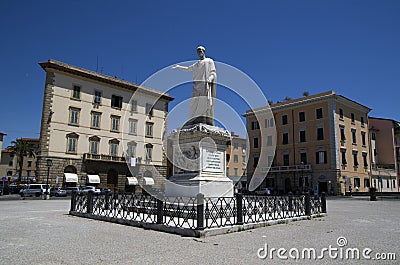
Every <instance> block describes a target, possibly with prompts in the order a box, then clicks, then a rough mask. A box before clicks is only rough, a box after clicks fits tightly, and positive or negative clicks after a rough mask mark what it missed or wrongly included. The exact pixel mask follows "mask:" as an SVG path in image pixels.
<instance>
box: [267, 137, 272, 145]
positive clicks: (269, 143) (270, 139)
mask: <svg viewBox="0 0 400 265" xmlns="http://www.w3.org/2000/svg"><path fill="white" fill-rule="evenodd" d="M267 146H272V135H267Z"/></svg>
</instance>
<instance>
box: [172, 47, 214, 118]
mask: <svg viewBox="0 0 400 265" xmlns="http://www.w3.org/2000/svg"><path fill="white" fill-rule="evenodd" d="M205 53H206V49H205V48H204V47H203V46H199V47H197V55H198V56H199V60H198V61H197V62H196V63H194V64H193V65H191V66H181V65H175V66H174V67H173V68H174V69H181V70H184V71H192V72H193V90H192V97H191V99H190V113H189V121H188V122H187V123H186V124H185V126H188V125H193V124H199V123H204V124H208V125H212V126H214V101H215V97H216V80H217V72H216V70H215V65H214V61H213V60H212V59H210V58H206V57H205Z"/></svg>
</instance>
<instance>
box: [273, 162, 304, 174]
mask: <svg viewBox="0 0 400 265" xmlns="http://www.w3.org/2000/svg"><path fill="white" fill-rule="evenodd" d="M309 171H312V168H311V164H306V165H293V166H276V167H271V168H270V170H269V172H271V173H283V172H309Z"/></svg>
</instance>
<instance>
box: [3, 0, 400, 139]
mask: <svg viewBox="0 0 400 265" xmlns="http://www.w3.org/2000/svg"><path fill="white" fill-rule="evenodd" d="M399 14H400V1H396V0H392V1H390V0H376V1H370V0H360V1H354V0H335V1H324V0H318V1H306V0H305V1H285V0H280V1H235V0H231V1H205V0H204V1H102V0H97V1H54V0H53V1H47V0H43V1H18V0H2V1H1V2H0V36H1V41H0V54H1V57H0V58H1V59H2V63H1V64H0V75H1V81H2V82H1V111H0V122H1V125H0V131H1V132H4V133H6V134H7V136H6V137H5V146H7V145H8V144H9V142H10V141H12V140H14V139H15V138H17V137H39V131H40V119H41V109H42V100H43V89H44V81H45V73H44V71H43V70H42V69H41V68H40V66H39V65H38V62H42V61H47V60H48V59H49V58H52V59H56V60H59V61H62V62H65V63H69V64H72V65H76V66H79V67H83V68H86V69H89V70H94V71H95V70H96V68H97V70H98V71H99V72H102V73H104V74H107V75H110V76H117V77H118V78H121V79H124V80H127V81H131V82H134V83H141V82H143V81H144V80H146V79H147V78H148V77H149V76H150V75H152V74H153V73H155V72H157V71H158V70H160V69H162V68H164V67H167V66H169V65H171V64H175V63H177V62H181V61H188V60H194V59H196V53H195V48H196V47H197V46H198V45H199V44H202V45H204V46H205V47H206V48H207V56H209V57H211V58H213V59H214V60H216V61H219V62H223V63H226V64H230V65H232V66H234V67H236V68H238V69H240V70H241V71H243V72H244V73H246V74H247V75H249V76H250V77H251V78H252V79H253V80H254V81H255V82H256V83H257V84H258V86H259V87H260V88H261V89H262V90H263V92H264V94H265V96H266V97H267V99H271V100H274V101H277V100H283V99H284V98H285V97H286V96H289V97H291V98H296V97H301V95H302V93H303V92H304V91H308V92H310V94H315V93H320V92H324V91H328V90H334V91H336V92H337V93H339V94H342V95H344V96H346V97H348V98H350V99H353V100H355V101H358V102H360V103H361V104H364V105H366V106H368V107H370V108H372V111H371V112H370V115H371V116H374V117H386V118H391V119H395V120H400V114H399V111H398V105H399V104H398V102H399V99H400V89H399V88H400V15H399ZM189 90H190V89H189ZM171 92H173V91H171ZM172 95H173V96H177V97H178V98H179V96H182V95H183V94H182V93H177V95H174V94H172ZM187 95H190V93H188V94H187ZM218 97H224V94H221V93H220V94H219V95H218ZM225 97H226V96H225ZM223 100H225V101H227V98H224V99H223ZM229 100H231V101H232V102H233V103H234V102H235V100H236V99H235V98H232V99H228V101H229ZM176 102H178V101H176ZM174 104H176V103H174ZM232 105H234V106H235V104H232ZM236 106H237V109H236V111H237V112H238V113H239V114H241V113H243V112H244V111H245V110H246V109H245V107H243V106H241V105H240V104H237V105H236Z"/></svg>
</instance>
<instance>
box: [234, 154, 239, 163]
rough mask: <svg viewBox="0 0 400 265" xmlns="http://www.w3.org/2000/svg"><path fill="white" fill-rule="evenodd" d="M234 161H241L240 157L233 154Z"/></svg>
mask: <svg viewBox="0 0 400 265" xmlns="http://www.w3.org/2000/svg"><path fill="white" fill-rule="evenodd" d="M233 162H235V163H239V157H238V155H234V156H233Z"/></svg>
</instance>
